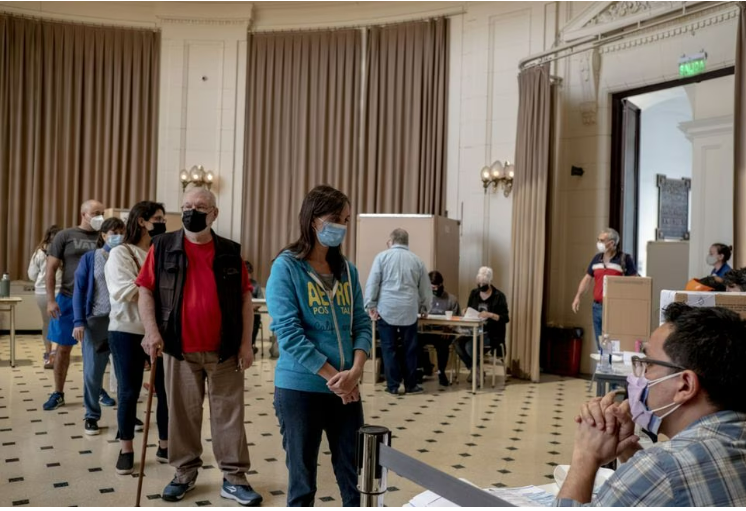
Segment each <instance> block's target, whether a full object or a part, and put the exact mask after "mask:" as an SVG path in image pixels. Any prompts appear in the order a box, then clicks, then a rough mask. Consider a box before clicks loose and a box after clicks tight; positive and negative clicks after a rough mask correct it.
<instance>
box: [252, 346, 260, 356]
mask: <svg viewBox="0 0 746 511" xmlns="http://www.w3.org/2000/svg"><path fill="white" fill-rule="evenodd" d="M251 349H252V350H254V355H256V354H257V353H259V348H257V347H256V346H253V347H252V348H251Z"/></svg>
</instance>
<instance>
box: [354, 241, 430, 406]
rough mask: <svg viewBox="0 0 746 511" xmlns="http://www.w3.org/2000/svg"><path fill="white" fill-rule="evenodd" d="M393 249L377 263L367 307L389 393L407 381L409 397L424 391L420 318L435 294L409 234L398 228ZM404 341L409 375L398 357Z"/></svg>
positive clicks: (369, 284)
mask: <svg viewBox="0 0 746 511" xmlns="http://www.w3.org/2000/svg"><path fill="white" fill-rule="evenodd" d="M387 245H388V247H389V249H388V250H386V251H385V252H381V253H380V254H378V255H377V256H376V258H375V260H374V261H373V268H372V269H371V271H370V276H369V277H368V282H367V284H366V286H365V308H366V310H367V311H368V314H369V315H370V317H371V319H372V320H373V321H376V320H377V321H378V323H377V328H378V332H379V333H380V336H381V353H382V355H383V364H384V370H385V373H386V391H387V392H388V393H389V394H398V393H399V386H400V384H401V383H402V379H403V381H404V388H405V390H406V392H407V393H408V394H416V393H420V392H422V387H420V386H419V385H417V362H418V354H419V351H420V350H419V345H418V344H417V317H418V315H420V314H423V315H426V314H427V311H428V310H429V308H430V301H431V298H432V291H431V289H430V279H429V278H428V276H427V269H426V268H425V263H423V262H422V259H420V258H419V257H417V256H416V255H415V254H413V253H412V252H411V251H410V250H409V234H408V233H407V231H405V230H404V229H395V230H394V231H393V232H392V233H391V237H390V238H389V241H388V242H387ZM397 338H401V340H402V344H403V351H404V359H405V364H404V365H405V374H404V375H403V378H402V374H401V371H400V369H399V364H398V361H397V358H396V340H397Z"/></svg>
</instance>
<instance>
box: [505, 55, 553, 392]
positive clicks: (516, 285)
mask: <svg viewBox="0 0 746 511" xmlns="http://www.w3.org/2000/svg"><path fill="white" fill-rule="evenodd" d="M551 107H552V92H551V84H550V77H549V64H548V63H547V64H543V65H541V66H536V67H532V68H529V69H526V70H524V71H521V73H520V74H519V75H518V127H517V131H516V133H517V135H518V137H517V141H516V151H515V181H514V185H513V226H512V232H513V247H512V260H513V261H520V262H521V263H520V264H513V265H512V267H513V275H512V279H511V282H512V285H511V293H510V297H511V306H510V311H511V316H512V317H511V321H510V324H509V327H510V346H509V359H510V363H511V368H512V373H513V375H514V376H516V377H518V378H524V379H531V381H535V382H538V381H539V376H540V375H539V344H540V341H541V313H542V304H543V303H544V271H545V268H544V256H545V251H546V233H547V231H546V226H547V217H546V211H547V186H548V181H549V154H550V148H551V142H550V138H549V136H550V133H551V124H552V110H551Z"/></svg>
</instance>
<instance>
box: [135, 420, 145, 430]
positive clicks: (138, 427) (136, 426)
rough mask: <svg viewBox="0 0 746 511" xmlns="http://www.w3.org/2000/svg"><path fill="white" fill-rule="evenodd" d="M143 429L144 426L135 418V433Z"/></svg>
mask: <svg viewBox="0 0 746 511" xmlns="http://www.w3.org/2000/svg"><path fill="white" fill-rule="evenodd" d="M143 429H145V424H143V423H142V421H141V420H140V419H138V418H135V431H142V430H143Z"/></svg>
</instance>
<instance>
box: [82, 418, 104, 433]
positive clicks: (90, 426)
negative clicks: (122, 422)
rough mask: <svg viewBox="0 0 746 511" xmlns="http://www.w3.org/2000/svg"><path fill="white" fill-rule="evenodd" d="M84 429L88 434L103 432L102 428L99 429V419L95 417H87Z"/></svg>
mask: <svg viewBox="0 0 746 511" xmlns="http://www.w3.org/2000/svg"><path fill="white" fill-rule="evenodd" d="M84 429H85V434H86V435H98V434H99V433H101V430H100V429H98V421H97V420H95V419H86V420H85V426H84Z"/></svg>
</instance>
